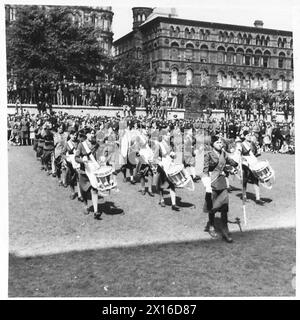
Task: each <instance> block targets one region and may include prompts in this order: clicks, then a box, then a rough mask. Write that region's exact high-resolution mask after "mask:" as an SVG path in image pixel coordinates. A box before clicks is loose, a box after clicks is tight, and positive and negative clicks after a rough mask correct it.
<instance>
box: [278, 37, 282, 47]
mask: <svg viewBox="0 0 300 320" xmlns="http://www.w3.org/2000/svg"><path fill="white" fill-rule="evenodd" d="M277 45H278V48H282V39H281V38H280V37H279V38H278V41H277Z"/></svg>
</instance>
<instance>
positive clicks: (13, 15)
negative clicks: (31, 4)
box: [9, 8, 16, 21]
mask: <svg viewBox="0 0 300 320" xmlns="http://www.w3.org/2000/svg"><path fill="white" fill-rule="evenodd" d="M9 20H10V21H15V20H16V9H15V8H9Z"/></svg>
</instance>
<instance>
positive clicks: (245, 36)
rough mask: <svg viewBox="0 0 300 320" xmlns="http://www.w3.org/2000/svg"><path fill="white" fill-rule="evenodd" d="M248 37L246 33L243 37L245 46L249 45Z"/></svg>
mask: <svg viewBox="0 0 300 320" xmlns="http://www.w3.org/2000/svg"><path fill="white" fill-rule="evenodd" d="M247 38H248V37H247V35H246V33H244V35H243V44H246V43H247Z"/></svg>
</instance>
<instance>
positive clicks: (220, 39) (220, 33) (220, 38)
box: [219, 31, 224, 41]
mask: <svg viewBox="0 0 300 320" xmlns="http://www.w3.org/2000/svg"><path fill="white" fill-rule="evenodd" d="M223 40H224V36H223V32H222V31H220V32H219V41H223Z"/></svg>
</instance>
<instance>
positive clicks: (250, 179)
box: [242, 165, 258, 186]
mask: <svg viewBox="0 0 300 320" xmlns="http://www.w3.org/2000/svg"><path fill="white" fill-rule="evenodd" d="M242 169H243V186H246V185H247V183H251V184H257V185H258V179H257V178H256V177H255V175H254V174H253V172H252V171H251V170H250V169H249V167H247V166H245V165H242Z"/></svg>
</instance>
